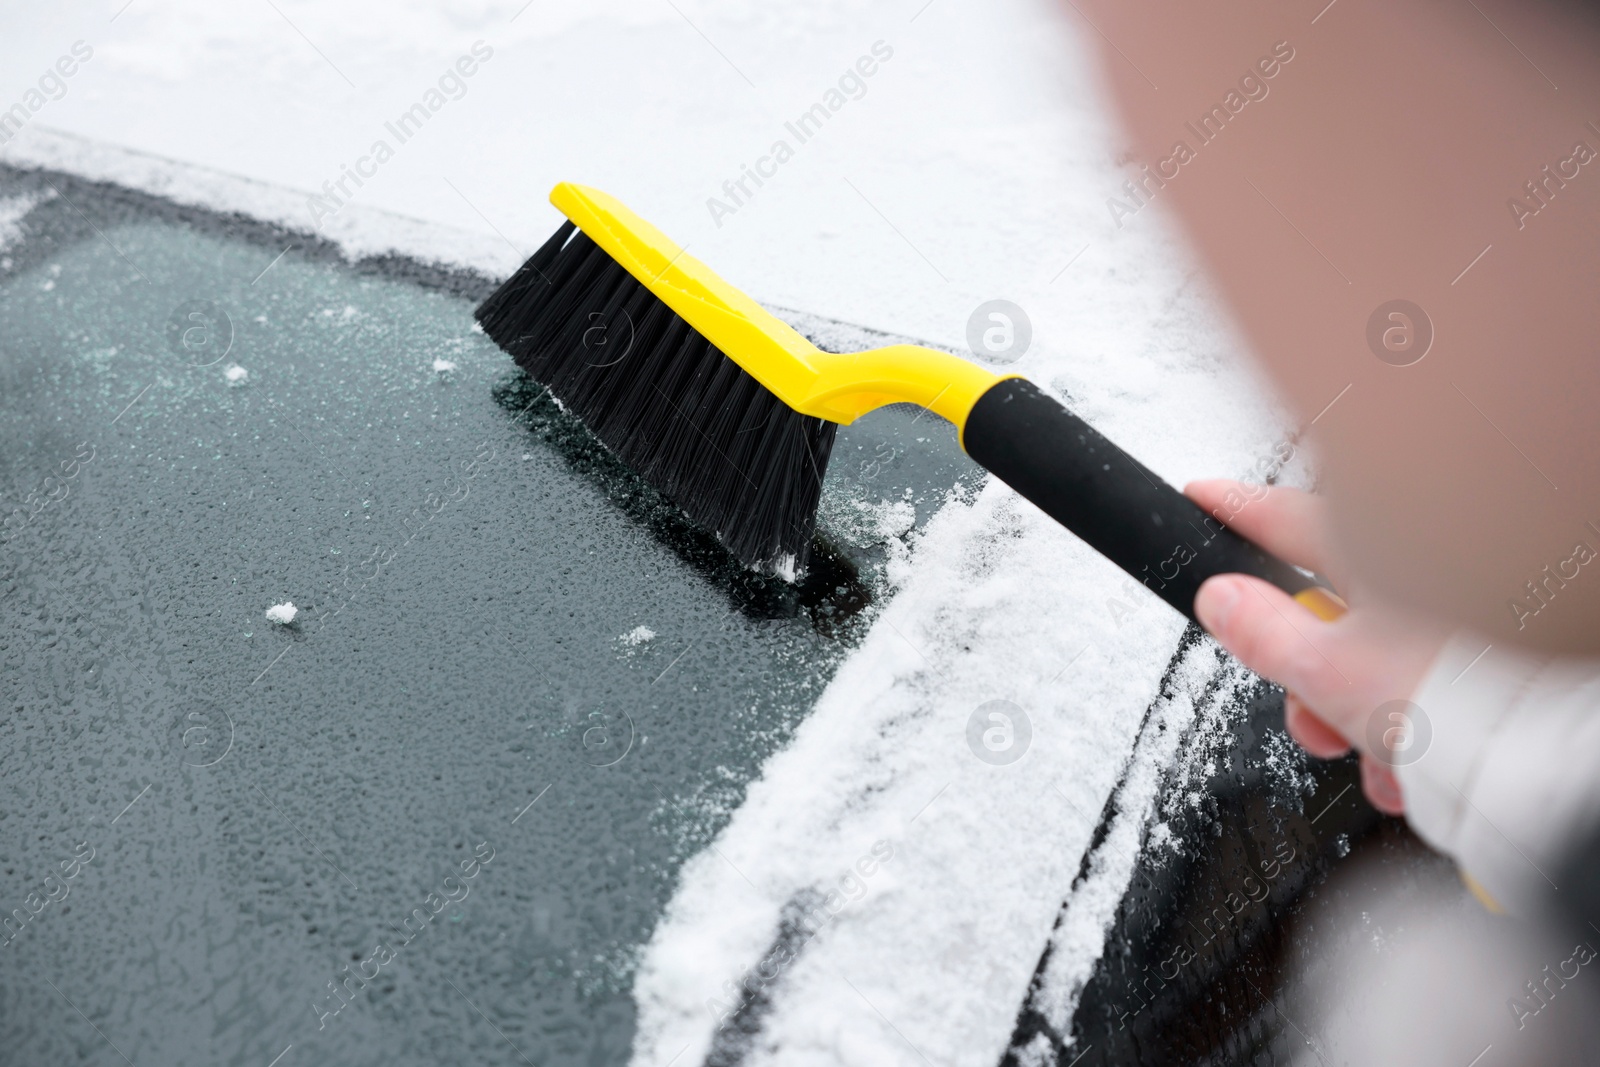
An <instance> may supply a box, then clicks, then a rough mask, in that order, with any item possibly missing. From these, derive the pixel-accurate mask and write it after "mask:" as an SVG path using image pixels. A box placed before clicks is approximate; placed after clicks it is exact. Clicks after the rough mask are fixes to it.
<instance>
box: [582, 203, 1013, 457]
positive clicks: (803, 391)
mask: <svg viewBox="0 0 1600 1067" xmlns="http://www.w3.org/2000/svg"><path fill="white" fill-rule="evenodd" d="M550 202H551V203H552V204H554V205H555V206H556V208H557V209H558V210H559V211H560V212H561V213H562V214H563V215H565V216H566V217H567V218H569V219H571V220H572V221H573V223H575V224H576V225H577V227H578V228H579V229H580V230H582V231H583V232H584V233H585V234H587V235H588V237H589V239H590V240H592V241H594V243H595V244H597V245H599V246H600V248H601V249H602V250H604V251H605V253H606V254H607V255H609V256H610V257H611V258H612V259H614V260H616V261H617V262H618V263H619V264H621V266H622V267H623V268H624V269H625V270H627V272H628V273H629V274H631V275H633V276H634V278H636V279H638V281H639V282H640V284H642V285H644V286H645V288H647V289H649V290H650V291H651V292H652V293H653V294H655V296H657V297H658V298H659V299H660V300H661V301H662V302H663V303H665V304H666V305H667V306H668V307H670V308H671V309H672V310H673V311H674V312H676V313H677V314H678V316H679V317H681V318H682V319H683V320H684V321H686V322H687V323H688V324H689V325H690V326H691V327H693V328H694V329H695V330H696V331H697V332H699V334H700V335H701V336H702V337H704V338H705V339H706V340H708V341H710V342H711V343H712V344H713V345H715V346H716V347H717V348H718V349H719V350H720V351H721V352H722V353H723V354H724V355H726V356H727V357H728V358H729V359H731V360H733V361H734V362H735V363H737V364H739V366H741V367H743V368H744V369H745V370H746V371H747V372H749V374H750V375H751V376H752V377H754V378H755V379H756V380H757V381H759V382H760V383H761V384H762V385H764V386H766V387H767V388H768V389H770V390H772V392H774V393H776V394H777V396H778V398H779V399H780V400H782V401H783V402H784V403H785V404H787V405H789V406H790V407H791V408H794V409H795V410H796V411H798V412H800V413H801V414H803V415H811V416H813V417H815V418H819V419H827V420H829V421H830V422H838V423H845V424H848V423H851V422H854V421H855V420H856V419H858V418H860V417H861V416H862V415H864V414H866V413H867V412H868V411H871V410H873V409H874V408H879V407H882V406H884V405H885V404H896V403H912V404H917V405H920V406H922V407H924V408H927V409H929V410H930V411H932V412H934V413H935V414H937V415H942V416H944V417H945V418H947V419H949V420H950V421H951V422H953V423H955V424H956V426H957V428H964V427H965V425H966V421H967V414H968V413H969V412H970V411H971V410H972V406H973V405H974V404H976V403H977V402H978V398H979V397H980V396H982V395H983V394H984V393H985V392H986V391H987V390H988V389H989V388H990V387H991V386H993V385H994V384H995V383H996V382H998V381H1001V380H1002V379H1003V378H1011V377H1016V375H1010V374H1007V375H1000V374H995V373H994V372H993V371H989V370H985V369H984V368H983V367H980V366H978V365H977V364H975V363H972V362H969V361H968V360H965V359H962V358H960V357H959V356H953V355H951V354H950V353H948V352H940V351H938V350H936V349H932V348H922V347H920V346H918V345H890V346H889V347H887V348H875V349H872V350H870V351H867V352H849V353H842V354H839V353H832V352H824V351H822V350H821V349H820V348H818V347H817V346H816V345H814V344H812V343H811V342H810V341H808V340H806V339H805V338H804V337H802V336H800V334H798V333H796V332H795V330H794V329H793V328H792V327H790V326H789V324H788V323H786V322H783V321H782V320H781V319H779V318H777V317H776V316H774V315H773V314H771V313H770V312H768V311H767V310H766V309H765V308H763V307H762V306H761V305H760V304H757V303H756V302H755V301H754V300H752V299H750V298H749V297H748V296H746V295H745V294H744V293H742V292H740V291H739V290H738V289H735V288H734V287H733V286H731V285H729V284H728V283H727V282H726V281H724V280H723V279H722V278H720V277H719V276H718V275H717V274H716V273H715V272H714V271H712V270H711V268H709V267H707V266H706V265H705V264H704V263H701V262H700V261H699V260H697V259H695V258H694V257H693V256H690V255H687V254H685V252H684V251H683V249H681V248H679V247H678V246H677V245H676V244H674V243H673V242H672V240H671V239H670V238H669V237H667V235H666V234H664V233H662V232H661V231H660V230H658V229H656V228H655V227H654V226H652V225H650V223H648V222H646V221H645V220H644V219H642V218H640V217H639V216H637V215H635V214H634V213H633V212H632V211H629V210H628V208H627V207H625V206H624V205H623V204H622V203H621V201H619V200H617V199H615V198H614V197H611V196H607V195H606V194H605V193H602V192H601V191H600V190H598V189H590V188H587V187H585V186H581V185H574V184H572V183H570V182H562V183H561V184H560V185H557V186H556V187H555V189H554V190H552V191H551V193H550Z"/></svg>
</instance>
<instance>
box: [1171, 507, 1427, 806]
mask: <svg viewBox="0 0 1600 1067" xmlns="http://www.w3.org/2000/svg"><path fill="white" fill-rule="evenodd" d="M1184 495H1186V496H1188V497H1189V499H1191V500H1193V501H1194V502H1195V503H1197V504H1199V505H1200V506H1201V507H1202V508H1204V509H1205V510H1206V512H1207V513H1208V514H1210V515H1213V516H1215V517H1216V518H1218V519H1220V520H1222V521H1223V522H1225V523H1226V524H1227V525H1228V526H1230V527H1232V528H1233V529H1234V530H1235V531H1236V532H1238V533H1239V534H1240V535H1241V536H1243V537H1247V538H1249V539H1250V540H1252V541H1254V542H1255V543H1256V544H1258V545H1260V546H1261V547H1262V548H1264V549H1266V550H1267V551H1268V552H1271V553H1272V554H1273V555H1275V556H1278V557H1279V558H1280V559H1283V560H1285V561H1287V562H1289V563H1293V564H1295V565H1296V566H1300V567H1306V568H1308V569H1310V570H1313V571H1315V572H1317V573H1318V574H1321V575H1326V576H1327V577H1328V578H1329V579H1330V580H1332V581H1333V582H1334V584H1335V585H1336V586H1338V587H1339V588H1341V589H1343V588H1345V586H1344V585H1343V583H1342V582H1341V581H1340V579H1339V575H1338V574H1337V566H1336V564H1335V563H1334V562H1333V560H1332V559H1331V556H1330V553H1329V550H1328V544H1327V541H1326V535H1325V531H1326V530H1327V523H1326V521H1325V519H1324V508H1325V507H1326V505H1325V504H1324V503H1323V501H1321V500H1319V499H1318V498H1316V497H1315V496H1312V495H1311V494H1309V493H1304V492H1301V491H1300V490H1298V489H1287V488H1282V487H1277V488H1267V487H1265V486H1251V485H1244V484H1242V483H1240V482H1234V481H1227V480H1221V479H1218V480H1215V481H1203V482H1191V483H1190V484H1189V485H1188V486H1186V487H1185V488H1184ZM1347 599H1350V600H1351V610H1350V612H1349V613H1348V614H1346V615H1345V616H1343V617H1342V618H1340V619H1337V620H1335V621H1333V622H1324V621H1322V620H1321V619H1319V618H1317V617H1316V616H1315V615H1313V614H1312V613H1311V612H1310V611H1308V610H1307V609H1306V608H1304V607H1302V606H1301V605H1300V604H1299V603H1298V602H1297V601H1295V599H1294V598H1293V597H1291V596H1289V595H1288V594H1287V593H1285V592H1283V591H1282V590H1281V589H1278V588H1277V587H1276V586H1273V585H1270V584H1268V583H1267V582H1264V581H1261V580H1260V579H1259V578H1249V577H1246V576H1244V575H1241V574H1223V575H1218V576H1216V577H1214V578H1211V579H1209V580H1207V581H1206V582H1205V584H1203V585H1202V586H1201V587H1200V592H1199V593H1198V594H1197V595H1196V596H1195V601H1194V608H1195V614H1196V615H1198V616H1199V618H1200V622H1201V624H1202V625H1203V626H1205V628H1206V629H1207V630H1209V631H1211V635H1212V636H1213V637H1215V638H1216V639H1217V641H1218V642H1220V643H1221V644H1222V646H1223V647H1224V648H1226V649H1227V650H1228V651H1229V652H1231V653H1233V655H1234V656H1235V657H1236V658H1237V659H1238V660H1239V662H1241V663H1243V664H1244V665H1245V666H1246V667H1249V668H1250V669H1251V670H1253V671H1255V672H1256V673H1257V674H1259V675H1261V676H1262V677H1264V678H1269V679H1271V680H1272V681H1275V682H1277V683H1278V684H1280V685H1282V686H1283V687H1284V689H1285V690H1286V695H1285V698H1284V707H1283V711H1284V725H1285V727H1286V728H1287V729H1288V731H1289V736H1290V737H1292V738H1294V739H1295V741H1297V742H1298V743H1299V744H1300V746H1301V747H1302V748H1304V749H1305V750H1306V751H1307V752H1309V753H1310V754H1311V755H1313V756H1316V757H1317V758H1318V759H1333V758H1335V757H1337V756H1342V755H1344V754H1345V753H1346V752H1349V751H1350V749H1351V748H1352V747H1354V748H1356V749H1357V750H1358V751H1360V752H1361V753H1362V756H1361V785H1362V789H1363V791H1364V792H1365V793H1366V794H1367V799H1368V800H1370V801H1371V802H1372V806H1373V807H1375V808H1377V809H1378V810H1379V811H1381V812H1384V813H1385V814H1388V815H1400V814H1402V813H1403V812H1404V811H1405V799H1404V798H1403V797H1402V796H1401V793H1400V783H1399V782H1398V781H1396V779H1395V776H1394V772H1393V771H1392V770H1390V769H1389V766H1388V765H1387V764H1385V763H1383V762H1381V761H1380V760H1379V759H1376V758H1374V756H1373V754H1372V753H1371V752H1370V751H1368V748H1369V746H1368V741H1367V726H1368V723H1369V722H1370V721H1371V718H1372V715H1373V714H1374V712H1376V711H1377V709H1378V707H1379V706H1380V705H1382V704H1384V703H1385V702H1387V701H1390V700H1404V699H1408V698H1409V697H1410V696H1411V694H1412V693H1413V692H1414V691H1415V690H1416V688H1417V685H1418V684H1419V683H1420V682H1421V681H1422V678H1423V675H1425V674H1426V673H1427V671H1428V668H1429V666H1430V665H1431V664H1432V662H1433V660H1434V657H1435V656H1437V655H1438V653H1439V649H1440V648H1441V647H1442V646H1443V645H1444V640H1445V635H1444V633H1442V632H1440V631H1437V630H1435V629H1434V628H1433V627H1431V626H1429V625H1427V624H1423V623H1418V622H1417V621H1415V620H1412V619H1409V618H1403V617H1401V616H1399V615H1398V614H1396V613H1394V612H1392V611H1390V610H1388V609H1385V608H1382V607H1379V606H1377V605H1375V604H1372V603H1363V602H1362V600H1361V598H1360V597H1359V594H1358V595H1356V596H1353V597H1349V598H1347Z"/></svg>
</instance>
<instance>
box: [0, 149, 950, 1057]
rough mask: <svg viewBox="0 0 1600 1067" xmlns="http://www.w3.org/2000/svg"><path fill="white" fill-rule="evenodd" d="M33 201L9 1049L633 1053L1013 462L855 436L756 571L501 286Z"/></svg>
mask: <svg viewBox="0 0 1600 1067" xmlns="http://www.w3.org/2000/svg"><path fill="white" fill-rule="evenodd" d="M56 181H57V182H58V183H61V182H62V180H61V179H59V178H58V179H56ZM19 193H28V194H30V195H37V196H40V197H42V198H43V199H42V201H41V202H40V203H39V204H38V206H36V207H35V208H34V209H33V211H32V213H31V214H30V215H29V216H28V217H27V219H25V220H24V223H23V225H22V239H21V241H20V242H19V243H17V244H15V245H14V246H13V247H11V248H10V249H8V250H7V251H6V252H5V257H6V258H5V259H4V260H3V261H0V321H3V322H4V323H5V331H4V333H3V335H0V435H3V436H0V445H3V446H0V523H3V524H4V526H3V530H0V542H3V548H0V551H3V557H0V558H3V561H4V562H3V573H0V694H3V697H4V701H5V705H6V713H5V715H4V716H0V769H3V781H4V786H3V793H0V796H3V800H0V871H3V873H4V876H5V877H4V883H3V884H4V886H5V887H6V891H7V893H8V894H9V896H10V897H11V898H14V899H7V900H5V901H3V902H0V910H3V911H4V912H5V913H6V914H9V915H14V916H17V918H13V919H12V921H10V923H9V924H8V925H7V928H6V930H5V931H4V934H3V935H0V936H3V937H4V938H6V941H5V947H3V948H0V953H4V961H5V962H4V964H3V966H0V1048H4V1049H6V1050H8V1052H7V1055H8V1056H9V1057H10V1062H17V1063H23V1062H26V1063H77V1062H96V1063H98V1062H106V1063H110V1062H119V1063H120V1062H122V1060H121V1058H120V1054H124V1053H125V1054H126V1055H127V1056H129V1057H131V1058H132V1061H133V1062H137V1063H141V1064H143V1063H164V1064H173V1065H178V1064H202V1063H203V1064H260V1065H264V1064H268V1063H270V1062H273V1060H274V1057H278V1056H280V1055H282V1054H284V1053H285V1051H286V1050H288V1049H289V1048H290V1047H291V1046H292V1063H293V1064H335V1063H337V1064H362V1063H372V1064H376V1063H384V1064H411V1063H415V1064H438V1063H446V1062H470V1063H485V1064H488V1063H507V1064H509V1063H525V1062H533V1063H537V1064H539V1065H541V1067H543V1065H546V1064H553V1065H564V1064H573V1065H578V1064H582V1065H590V1064H596V1065H598V1064H617V1063H623V1062H625V1061H626V1058H627V1051H628V1047H629V1042H630V1038H631V1032H632V1026H633V1008H632V1004H631V1001H630V999H629V995H628V990H629V986H630V982H631V974H632V968H633V966H634V962H635V959H636V953H637V951H638V949H639V946H640V945H641V944H642V943H643V942H644V940H645V939H646V938H648V936H649V934H650V931H651V929H652V927H653V925H654V922H655V919H656V917H657V915H658V913H659V911H660V909H661V908H662V907H663V906H664V904H665V903H666V901H667V899H668V897H669V895H670V892H671V890H672V887H673V884H674V879H675V874H676V871H677V869H678V867H679V865H680V864H681V863H682V862H683V861H684V860H685V859H686V858H688V857H689V856H690V855H692V854H694V853H695V852H696V851H698V850H699V849H700V848H702V847H703V846H704V845H705V844H706V842H707V841H708V840H709V839H710V838H711V836H712V835H713V834H714V833H715V832H716V830H717V829H718V828H719V827H720V826H721V825H722V824H723V823H724V822H725V821H726V819H727V818H728V817H729V815H730V814H731V812H732V811H733V809H734V808H735V806H736V805H737V804H738V802H739V799H740V798H741V796H742V793H743V789H744V787H745V785H746V784H747V783H748V782H749V781H750V780H751V778H752V777H753V776H754V775H755V774H756V773H757V772H758V770H759V768H760V766H761V763H762V761H763V759H764V758H765V757H766V756H767V755H768V754H769V753H770V752H772V751H773V749H774V748H775V747H776V746H778V745H781V744H782V743H783V741H784V739H785V738H787V737H788V736H789V734H790V732H791V731H792V729H793V728H794V726H795V725H796V723H797V722H798V721H799V720H800V719H801V718H802V717H803V716H804V715H805V713H806V711H807V710H808V709H809V707H810V706H811V705H812V703H813V702H814V701H815V699H816V697H817V696H818V694H819V693H820V692H821V689H822V687H823V686H824V685H825V684H826V681H827V679H828V678H829V676H830V674H831V672H832V670H833V668H834V667H835V665H836V664H837V663H838V662H839V660H840V658H841V657H842V655H844V653H845V652H846V651H847V650H848V648H849V647H850V644H851V642H852V641H853V640H854V639H855V638H856V637H857V636H858V635H859V633H860V632H861V629H862V627H864V625H865V624H866V622H867V620H869V619H870V617H871V613H872V611H873V610H874V609H873V605H874V603H875V598H876V597H878V595H879V594H880V593H882V592H883V590H884V580H885V579H884V566H885V561H886V560H887V559H888V558H889V556H890V554H891V552H893V551H896V550H898V548H897V546H899V545H903V539H904V537H905V535H906V534H907V533H908V532H909V531H910V530H911V529H912V528H913V526H914V525H915V524H918V523H921V522H923V521H925V520H926V519H927V518H928V517H929V516H930V515H931V514H932V513H933V511H934V510H935V509H936V508H937V507H938V506H939V504H940V503H941V502H942V501H943V500H944V498H945V494H946V493H947V492H948V491H950V489H951V488H952V487H953V486H955V485H957V484H966V485H971V484H973V483H974V479H975V471H974V468H972V466H971V464H970V463H969V462H968V461H966V459H965V457H964V456H963V455H962V454H961V453H960V451H959V449H958V448H957V447H956V445H955V442H954V440H953V437H952V435H951V433H950V430H949V427H948V426H946V425H944V424H943V423H941V422H939V421H938V420H937V419H935V418H933V417H927V418H921V417H919V416H918V415H917V414H916V413H915V412H914V411H911V410H905V409H890V410H886V411H883V412H880V413H877V414H875V415H874V416H872V417H869V418H868V419H864V420H862V422H861V423H859V424H858V425H857V426H856V427H850V428H846V429H845V430H843V431H842V432H841V434H840V437H839V442H838V446H837V448H836V451H835V458H834V461H833V464H832V468H831V470H830V474H829V480H828V485H827V488H826V491H825V500H824V505H823V511H822V516H821V519H820V522H819V536H820V538H821V543H820V546H819V553H818V564H817V565H816V566H815V567H814V569H813V574H812V576H811V578H810V580H809V581H808V582H807V583H805V584H804V585H802V586H801V587H799V588H798V589H795V588H791V587H786V586H782V585H780V584H777V583H774V582H772V581H770V580H769V581H765V582H762V581H752V580H751V579H749V578H748V577H747V576H746V575H745V574H744V573H743V572H741V571H740V570H739V569H738V568H737V567H736V566H734V565H733V564H732V563H731V561H729V560H728V559H727V557H726V556H725V555H724V554H723V553H722V552H721V550H720V549H719V548H717V547H716V546H715V544H714V543H712V542H711V541H710V540H709V539H708V538H706V537H705V536H704V535H701V534H698V533H696V532H695V531H694V530H693V529H691V528H689V527H688V526H687V524H686V523H685V522H684V520H682V519H681V517H680V516H678V515H677V513H676V512H675V510H674V509H672V508H671V507H670V505H668V504H666V503H664V502H663V501H661V500H660V499H659V498H657V497H655V496H653V494H652V493H651V491H650V490H649V489H648V488H647V487H645V486H644V485H643V483H641V482H639V481H638V480H637V479H635V478H633V477H632V476H631V475H630V474H629V473H628V472H627V471H626V470H624V469H622V468H621V467H620V466H619V465H618V464H617V463H616V462H615V461H614V460H613V459H611V457H610V456H609V455H608V454H606V453H604V451H603V450H600V449H598V447H597V446H595V445H594V443H593V442H592V440H591V439H589V438H588V437H587V436H586V435H585V434H584V432H583V431H582V430H581V427H579V426H577V425H576V424H575V423H574V422H573V421H572V420H571V419H570V418H569V417H567V416H566V415H565V414H564V413H562V412H561V411H560V410H559V409H558V408H557V407H556V406H555V405H554V404H552V403H551V402H550V401H549V399H548V397H546V396H545V395H544V394H543V393H542V392H541V391H540V390H538V389H537V388H536V387H534V386H533V385H532V384H531V383H530V382H529V381H528V380H527V379H525V378H523V377H522V376H521V375H520V372H517V371H515V369H514V368H513V367H512V366H511V364H510V361H509V359H508V358H507V357H505V356H504V355H503V354H502V353H501V352H499V351H498V350H497V349H495V348H494V346H493V345H491V344H490V343H489V342H487V341H486V340H485V339H484V338H483V337H482V335H481V334H478V333H476V332H474V331H473V329H472V320H471V312H472V308H473V306H474V303H475V298H476V297H477V296H480V295H482V293H484V292H486V291H487V288H488V284H487V282H486V281H485V280H482V279H474V278H473V277H471V276H470V275H451V274H449V273H448V272H434V273H430V272H429V271H427V270H426V269H422V268H415V265H410V267H407V266H406V265H405V264H400V265H399V266H398V267H397V266H396V264H393V263H388V264H386V263H384V262H368V263H364V264H358V265H351V264H347V263H344V262H343V261H342V260H340V259H338V257H337V256H336V255H334V254H333V253H332V252H331V250H329V249H327V248H319V247H315V246H313V247H292V245H293V244H294V240H293V239H292V238H287V237H284V236H283V235H281V234H277V233H276V232H275V231H273V230H271V229H270V228H267V227H252V226H250V225H244V224H242V225H240V226H238V227H229V226H227V225H218V224H216V222H215V220H212V221H209V222H208V221H205V220H204V219H202V218H201V216H199V215H198V214H196V213H186V212H184V211H182V210H178V209H174V210H171V211H162V210H153V209H152V208H151V205H150V203H149V202H148V201H147V200H140V199H138V198H131V197H127V196H123V195H121V194H118V193H117V192H116V191H114V190H108V189H106V188H104V187H95V186H90V185H88V184H87V183H70V182H67V183H65V184H62V185H61V189H60V194H61V195H58V194H57V190H56V189H55V188H54V187H46V184H45V183H44V181H43V179H35V178H34V177H32V176H24V175H16V174H5V173H4V172H0V197H6V196H12V195H17V194H19ZM280 253H283V254H282V255H281V256H280ZM401 268H405V269H401ZM413 268H415V269H413ZM286 602H292V603H293V604H294V606H295V609H296V615H295V617H294V621H293V622H292V623H289V624H288V625H280V624H278V623H274V622H271V621H268V618H267V616H266V613H267V611H268V609H269V608H272V607H273V606H275V605H279V604H283V603H286ZM69 872H70V873H69ZM12 909H17V911H15V912H13V911H12ZM108 1046H110V1047H108ZM113 1048H115V1049H117V1050H118V1051H117V1052H116V1053H114V1052H113V1051H112V1049H113ZM284 1062H285V1063H286V1064H287V1063H289V1062H291V1061H290V1060H285V1061H284Z"/></svg>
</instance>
